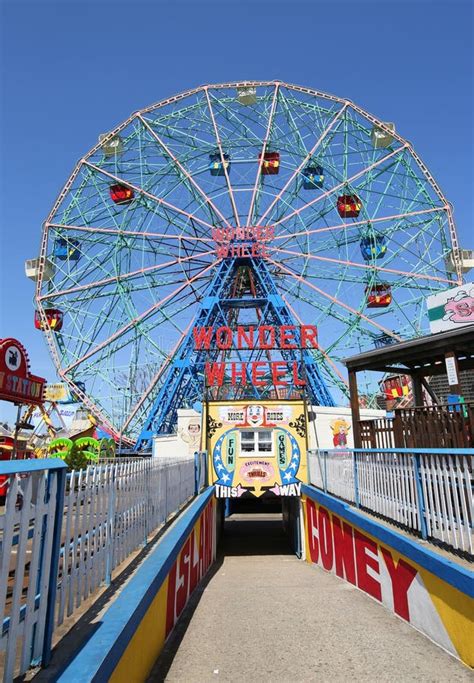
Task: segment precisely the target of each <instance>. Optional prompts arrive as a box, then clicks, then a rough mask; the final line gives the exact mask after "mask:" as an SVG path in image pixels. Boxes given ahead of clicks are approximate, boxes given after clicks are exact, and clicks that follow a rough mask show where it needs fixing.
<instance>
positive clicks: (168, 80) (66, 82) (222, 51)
mask: <svg viewBox="0 0 474 683" xmlns="http://www.w3.org/2000/svg"><path fill="white" fill-rule="evenodd" d="M1 14H2V16H1V19H2V22H1V23H2V29H1V32H2V34H1V36H0V43H1V56H0V59H1V74H2V76H1V78H2V81H1V100H0V114H1V133H0V136H1V138H0V143H1V185H0V188H1V195H0V196H1V199H0V202H1V205H0V211H1V214H0V220H1V235H2V242H1V252H0V253H1V268H0V278H1V279H0V287H1V315H0V336H1V337H7V336H12V337H17V338H18V339H20V340H21V341H22V342H23V343H24V344H25V345H26V347H27V349H28V351H29V353H30V358H31V364H32V370H33V371H34V372H36V373H37V374H40V375H41V374H43V375H45V376H46V377H47V378H48V379H49V380H53V379H54V378H55V374H54V370H53V366H52V364H51V362H50V360H49V356H48V354H47V351H46V347H45V344H44V341H43V339H42V335H41V333H40V332H37V331H36V330H34V328H33V303H32V297H33V284H32V283H31V282H30V281H28V280H26V278H25V276H24V270H23V264H24V260H25V259H26V258H31V257H34V256H35V255H37V253H38V251H39V244H40V237H41V224H42V221H43V220H44V218H45V217H46V215H47V214H48V212H49V210H50V208H51V206H52V204H53V202H54V200H55V197H56V196H57V194H58V192H59V191H60V189H61V188H62V186H63V184H64V182H65V181H66V179H67V177H68V175H69V173H70V172H71V170H72V168H73V166H74V164H75V162H76V160H77V159H79V158H80V157H81V156H82V155H83V154H84V153H85V152H86V151H87V150H88V149H89V148H90V147H92V146H93V145H94V144H95V143H96V140H97V136H98V134H99V133H101V132H104V131H107V130H110V129H111V128H113V127H114V126H115V125H117V124H118V123H120V122H121V121H122V120H124V119H125V118H127V117H128V115H129V114H130V113H131V112H133V111H135V110H137V109H140V108H142V107H144V106H146V105H148V104H151V103H152V102H156V101H159V100H161V99H163V98H166V97H167V96H170V95H173V94H176V93H178V92H180V91H182V90H185V89H187V88H189V87H193V86H195V85H199V84H204V83H212V82H220V81H228V80H239V79H274V78H275V79H280V80H283V81H288V82H293V83H298V84H301V85H307V86H310V87H314V88H316V89H318V90H321V91H323V92H329V93H333V94H335V95H338V96H341V97H347V98H348V99H351V100H353V101H354V102H356V103H357V104H359V105H360V106H361V107H363V108H364V109H366V110H367V111H369V112H371V113H373V114H374V115H376V116H377V117H379V118H380V119H382V120H386V121H395V123H396V126H397V130H398V132H399V133H400V134H401V135H402V136H403V137H405V138H407V139H408V140H410V141H411V142H412V143H413V145H414V147H415V149H416V151H417V152H418V154H419V155H420V156H421V158H422V159H423V160H424V161H425V163H426V164H427V166H428V168H429V169H430V171H431V172H432V174H433V176H434V177H435V178H436V180H437V181H438V183H439V185H440V186H441V188H442V190H443V191H444V193H445V195H446V196H447V198H448V199H449V201H451V202H452V204H453V205H454V211H455V214H454V215H455V219H456V225H457V230H458V234H459V237H460V243H461V245H462V246H465V247H473V246H474V244H473V243H474V240H473V237H472V233H473V231H472V225H473V202H472V198H471V195H472V189H473V187H474V177H473V162H472V159H473V125H472V121H473V76H472V62H473V39H472V20H473V4H472V2H470V1H466V2H464V1H461V0H445V1H444V2H433V1H430V0H426V1H425V0H411V2H408V1H401V0H395V1H392V0H385V1H381V0H378V1H374V2H357V1H355V0H354V1H352V2H349V3H343V2H337V1H333V2H325V1H313V2H310V1H307V2H302V1H300V0H293V1H290V0H285V1H282V0H280V1H279V2H278V1H277V2H275V1H274V2H270V1H265V0H255V1H254V2H252V3H247V2H242V1H240V2H234V1H233V0H231V1H228V2H224V0H222V1H216V2H198V1H197V0H195V2H189V3H187V2H182V0H174V2H159V1H158V0H156V1H155V2H140V0H133V1H131V0H127V1H122V0H110V1H108V0H94V1H92V0H89V1H86V0H82V1H81V2H75V1H74V0H73V1H70V0H58V1H57V2H44V1H43V0H41V1H40V2H38V1H37V0H35V1H34V2H23V1H22V0H3V4H2V5H1ZM0 411H3V412H0V415H5V414H10V412H9V411H8V410H7V408H6V406H5V404H3V405H1V406H0Z"/></svg>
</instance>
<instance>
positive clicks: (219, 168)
mask: <svg viewBox="0 0 474 683" xmlns="http://www.w3.org/2000/svg"><path fill="white" fill-rule="evenodd" d="M222 157H223V158H224V163H222V158H221V154H220V152H213V153H212V154H209V170H210V172H211V175H225V169H227V173H230V154H226V153H225V152H224V153H223V154H222Z"/></svg>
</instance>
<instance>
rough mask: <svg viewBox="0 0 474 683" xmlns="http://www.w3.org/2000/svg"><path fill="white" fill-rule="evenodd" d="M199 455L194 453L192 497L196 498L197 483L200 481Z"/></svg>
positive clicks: (196, 452)
mask: <svg viewBox="0 0 474 683" xmlns="http://www.w3.org/2000/svg"><path fill="white" fill-rule="evenodd" d="M199 456H200V453H199V452H198V451H194V495H195V496H197V494H198V493H199V482H200V480H201V467H200V465H201V459H200V457H199Z"/></svg>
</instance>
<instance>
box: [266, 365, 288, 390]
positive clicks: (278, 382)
mask: <svg viewBox="0 0 474 683" xmlns="http://www.w3.org/2000/svg"><path fill="white" fill-rule="evenodd" d="M270 365H271V368H272V382H273V385H274V386H275V387H286V386H288V382H287V381H286V380H285V379H284V380H282V379H280V377H282V376H284V375H286V361H284V360H273V361H272V362H271V363H270Z"/></svg>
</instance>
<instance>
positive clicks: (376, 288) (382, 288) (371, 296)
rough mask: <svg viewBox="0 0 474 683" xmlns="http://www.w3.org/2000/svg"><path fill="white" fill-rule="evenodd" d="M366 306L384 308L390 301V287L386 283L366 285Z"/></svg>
mask: <svg viewBox="0 0 474 683" xmlns="http://www.w3.org/2000/svg"><path fill="white" fill-rule="evenodd" d="M365 293H366V294H367V295H368V296H367V308H386V307H387V306H390V304H391V303H392V288H391V287H390V285H388V284H378V285H372V286H371V287H367V288H366V290H365Z"/></svg>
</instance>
